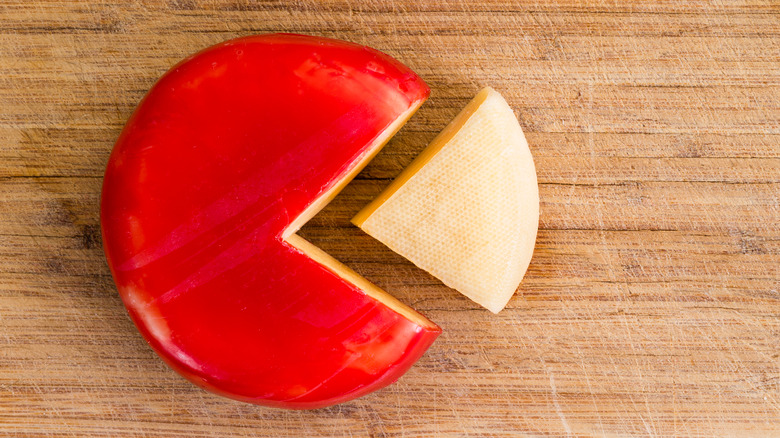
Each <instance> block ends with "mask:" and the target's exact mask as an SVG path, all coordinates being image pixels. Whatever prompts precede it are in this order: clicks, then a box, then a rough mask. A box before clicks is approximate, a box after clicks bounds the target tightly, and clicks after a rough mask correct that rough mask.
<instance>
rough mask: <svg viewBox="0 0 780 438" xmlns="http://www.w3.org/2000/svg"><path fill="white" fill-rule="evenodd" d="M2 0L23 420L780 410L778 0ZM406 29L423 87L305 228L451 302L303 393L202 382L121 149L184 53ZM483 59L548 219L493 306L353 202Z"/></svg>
mask: <svg viewBox="0 0 780 438" xmlns="http://www.w3.org/2000/svg"><path fill="white" fill-rule="evenodd" d="M609 3H611V5H608V4H605V3H604V2H596V1H594V2H586V1H575V0H562V1H555V0H529V1H518V2H509V1H494V2H491V1H483V2H472V1H465V0H464V1H461V2H443V1H442V2H434V1H429V2H420V4H417V2H411V1H400V0H399V1H394V2H393V1H380V2H373V1H357V0H351V1H350V0H345V1H343V2H326V3H318V2H313V1H296V2H291V3H287V2H282V1H269V2H250V1H238V0H235V1H229V2H217V1H203V2H201V1H186V0H180V1H173V0H172V1H167V2H162V1H143V2H140V1H139V2H126V1H120V0H116V1H114V2H105V1H94V0H93V1H82V2H78V1H51V2H42V1H29V0H25V1H22V0H3V1H2V3H0V436H25V437H37V436H41V437H43V436H45V437H50V436H68V437H70V436H90V437H99V436H138V437H141V436H144V437H152V436H154V437H157V436H166V437H201V436H208V437H225V436H264V435H268V436H282V437H304V436H306V437H309V436H373V437H396V436H408V437H417V436H521V435H530V436H544V435H549V436H566V435H578V436H607V435H609V436H625V435H646V436H780V225H778V223H779V222H780V205H779V203H778V198H779V197H780V4H779V3H777V2H776V1H772V0H767V1H761V0H744V1H714V2H712V3H710V2H701V1H682V0H675V1H662V2H657V3H650V2H614V3H613V2H609ZM277 31H286V32H301V33H309V34H316V35H324V36H330V37H337V38H342V39H347V40H351V41H355V42H358V43H363V44H368V45H371V46H373V47H376V48H378V49H380V50H383V51H386V52H388V53H390V54H391V55H393V56H395V57H397V58H398V59H400V60H402V61H403V62H405V63H407V64H408V65H410V66H411V67H412V68H413V69H415V70H416V71H417V72H418V73H419V74H420V75H421V76H422V77H423V78H424V79H425V80H426V81H427V82H428V84H429V85H430V86H431V89H432V96H431V99H430V100H429V102H428V103H426V104H425V106H424V107H423V108H422V109H421V110H420V111H419V113H418V114H417V115H416V116H415V117H414V118H413V119H412V120H411V121H410V122H409V124H408V125H407V126H406V127H405V128H404V129H403V130H402V131H401V132H400V134H399V135H398V136H397V137H396V138H395V139H394V140H393V141H392V142H391V143H390V144H389V145H388V146H387V148H386V149H385V151H383V152H382V153H381V154H380V155H379V156H378V157H377V158H376V160H375V161H374V162H372V163H371V164H370V165H369V166H368V168H367V169H366V170H365V171H364V172H363V173H362V174H361V175H360V176H359V177H358V178H357V179H356V180H355V181H354V182H353V183H352V184H350V185H349V186H348V187H347V188H346V189H345V190H344V192H343V193H342V194H341V195H340V196H339V197H338V198H337V199H336V200H335V201H334V202H333V203H332V205H330V206H329V207H328V208H327V209H326V210H324V211H323V212H322V213H320V214H319V215H318V216H317V217H316V218H314V219H313V220H312V221H311V222H310V223H309V224H308V225H307V226H306V227H305V228H304V231H303V232H302V234H303V235H304V236H305V237H307V238H309V239H311V241H312V242H314V243H315V244H317V245H319V246H321V247H322V248H323V249H324V250H326V251H328V252H329V253H331V254H332V255H334V256H336V257H337V258H338V259H340V260H341V261H343V262H345V263H346V264H347V265H349V266H351V267H352V268H354V269H355V270H357V271H358V272H360V273H361V274H363V275H365V276H366V277H367V278H368V279H370V280H372V281H374V282H375V283H377V284H378V285H379V286H381V287H383V288H385V289H386V290H387V291H389V292H390V293H392V294H394V295H395V296H396V297H398V298H399V299H401V300H402V301H404V302H406V303H409V304H411V305H413V306H414V307H416V308H417V309H420V310H421V311H423V312H424V313H426V314H427V315H428V316H430V318H432V319H433V320H434V321H436V322H437V323H439V324H440V325H441V326H442V328H443V329H444V334H443V335H442V336H441V337H440V338H439V340H438V341H437V342H436V344H435V345H434V346H433V347H432V348H431V349H430V350H429V352H428V353H427V354H426V356H425V357H424V358H423V359H422V360H421V361H420V362H419V363H418V364H417V365H416V366H415V367H414V368H413V369H412V370H411V371H410V372H409V373H408V374H407V375H406V376H404V377H403V378H402V379H401V380H400V381H399V382H398V383H397V384H395V385H393V386H391V387H389V388H387V389H385V390H382V391H380V392H377V393H374V394H372V395H370V396H367V397H364V398H362V399H359V400H357V401H354V402H351V403H347V404H344V405H341V406H337V407H333V408H329V409H323V410H318V411H311V412H290V411H281V410H274V409H268V408H262V407H257V406H252V405H248V404H243V403H239V402H234V401H230V400H226V399H222V398H219V397H217V396H214V395H211V394H208V393H205V392H203V391H201V390H199V389H196V388H195V387H193V386H192V385H190V384H189V383H187V382H186V381H184V380H183V379H182V378H180V377H178V376H177V375H176V374H175V373H174V372H172V371H171V370H169V369H168V368H167V367H166V366H165V365H164V364H163V363H162V362H161V361H160V360H159V359H158V358H157V357H156V356H155V354H154V353H153V352H152V351H151V350H150V348H149V347H148V346H147V345H146V343H145V342H144V340H143V339H142V338H141V336H140V335H139V334H138V333H137V332H136V330H135V328H134V327H133V325H132V323H131V322H130V320H129V318H128V317H127V315H126V313H125V310H124V308H123V307H122V304H121V302H120V300H119V298H118V296H117V293H116V290H115V288H114V285H113V284H112V281H111V277H110V275H109V272H108V268H107V266H106V263H105V260H104V258H103V252H102V249H101V240H100V234H99V222H98V198H99V193H100V186H101V178H102V173H103V168H104V166H105V164H106V160H107V158H108V154H109V151H110V150H111V147H112V145H113V142H114V141H115V139H116V137H117V135H118V133H119V131H120V129H121V127H122V126H123V124H124V122H125V121H126V120H127V118H128V116H129V115H130V113H131V111H132V109H133V107H134V106H135V105H136V103H137V102H138V101H139V99H140V98H141V97H142V96H143V94H144V92H145V91H146V90H148V89H149V87H150V86H151V85H152V84H153V83H154V81H155V79H156V78H157V77H159V76H160V74H162V73H163V72H164V71H165V70H166V69H168V68H169V67H170V66H171V65H172V64H174V63H175V62H176V61H178V60H179V59H181V58H183V57H184V56H186V55H188V54H190V53H192V52H194V51H197V50H199V49H201V48H204V47H206V46H208V45H211V44H213V43H217V42H219V41H223V40H225V39H228V38H232V37H236V36H241V35H248V34H253V33H263V32H277ZM484 85H491V86H493V87H495V88H496V89H498V90H499V91H500V92H502V93H503V94H504V96H505V97H506V98H507V100H508V101H509V103H510V105H512V107H513V108H514V109H515V110H516V113H517V116H518V118H519V120H520V121H521V124H522V125H523V127H524V128H525V131H526V133H527V137H528V141H529V143H530V145H531V149H532V151H533V153H534V155H535V158H536V164H537V169H538V175H539V183H540V195H541V224H540V225H541V229H540V232H539V238H538V242H537V247H536V252H535V254H534V258H533V261H532V263H531V266H530V268H529V271H528V274H527V276H526V279H525V281H524V282H523V284H522V286H521V288H520V291H519V293H518V294H517V295H516V296H515V298H514V299H513V300H512V301H511V302H510V304H509V307H508V308H507V309H506V310H505V311H503V312H501V313H500V314H499V315H498V316H494V315H492V314H490V313H489V312H487V311H485V310H483V309H481V308H479V307H478V306H476V305H475V304H473V303H471V302H470V301H468V300H467V299H465V298H462V297H461V296H460V295H459V294H457V293H456V292H454V291H452V290H449V289H447V288H446V287H443V286H442V285H441V284H439V283H438V282H437V281H436V280H435V279H433V278H432V277H430V276H428V275H427V274H425V273H424V272H421V271H420V270H418V269H416V268H415V267H414V266H413V265H411V264H410V263H408V262H406V261H404V260H403V259H402V258H401V257H399V256H397V255H395V254H393V253H392V252H391V251H389V250H388V249H386V248H385V247H383V246H382V245H381V244H379V243H378V242H376V241H374V240H372V239H371V238H370V237H368V236H366V235H364V234H363V233H362V232H360V231H359V230H358V229H356V228H354V227H353V226H351V225H350V224H349V218H350V217H351V216H352V215H353V214H354V213H355V212H357V211H358V210H359V209H360V208H361V207H362V206H363V205H365V204H366V203H367V202H368V201H369V200H370V199H372V197H374V196H375V195H376V194H378V193H379V191H380V190H381V189H382V188H383V187H384V186H385V185H386V184H387V183H388V182H389V180H390V179H391V178H392V177H394V176H395V175H397V174H398V173H399V172H400V171H401V169H402V168H403V167H404V166H406V165H407V164H408V163H409V162H410V161H411V160H412V158H413V157H414V156H415V155H416V154H417V153H419V152H420V151H421V150H422V149H423V147H424V146H425V145H426V143H427V142H428V141H430V140H431V139H432V138H433V137H434V136H435V134H436V133H437V132H438V131H439V130H440V129H442V128H443V127H444V126H445V125H446V124H447V122H448V121H449V120H450V119H451V118H452V117H453V116H454V115H455V114H456V113H457V112H458V111H459V110H460V109H461V108H462V107H463V105H465V103H466V102H468V100H469V99H470V98H471V97H472V96H473V95H474V94H475V92H476V91H477V90H478V89H479V88H480V87H482V86H484Z"/></svg>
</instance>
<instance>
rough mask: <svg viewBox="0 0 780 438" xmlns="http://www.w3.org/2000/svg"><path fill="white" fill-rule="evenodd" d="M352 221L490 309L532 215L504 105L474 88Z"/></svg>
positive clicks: (522, 260)
mask: <svg viewBox="0 0 780 438" xmlns="http://www.w3.org/2000/svg"><path fill="white" fill-rule="evenodd" d="M352 222H353V223H354V224H355V225H357V226H358V227H360V228H361V229H363V231H365V232H366V233H368V234H369V235H371V236H373V237H374V238H376V239H377V240H379V241H380V242H382V243H384V244H385V245H386V246H388V247H389V248H390V249H392V250H394V251H395V252H397V253H399V254H400V255H402V256H404V257H406V258H407V259H409V260H410V261H411V262H413V263H414V264H415V265H417V266H418V267H420V268H422V269H424V270H426V271H427V272H429V273H431V274H432V275H434V276H435V277H437V278H439V279H440V280H441V281H442V282H443V283H444V284H446V285H447V286H450V287H452V288H454V289H456V290H458V291H459V292H461V293H462V294H464V295H466V296H467V297H469V298H470V299H472V300H473V301H475V302H476V303H478V304H480V305H482V306H484V307H486V308H487V309H488V310H490V311H492V312H494V313H497V312H499V311H500V310H501V309H503V308H504V307H505V306H506V304H507V303H508V302H509V299H510V298H511V297H512V295H513V294H514V292H515V291H516V290H517V287H518V286H519V284H520V281H521V280H522V278H523V276H524V275H525V272H526V270H527V268H528V265H529V264H530V261H531V257H532V255H533V249H534V245H535V242H536V233H537V229H538V222H539V192H538V186H537V180H536V169H535V167H534V163H533V157H532V155H531V151H530V149H529V148H528V143H527V141H526V139H525V136H524V135H523V131H522V128H521V127H520V124H519V123H518V121H517V118H516V117H515V115H514V112H513V111H512V109H511V107H509V105H508V104H507V103H506V101H505V100H504V98H503V97H502V96H501V95H500V94H499V93H498V92H496V91H495V90H494V89H492V88H490V87H487V88H484V89H483V90H481V91H480V92H479V93H478V94H477V95H476V97H475V98H474V99H473V100H472V101H471V102H469V104H468V105H466V107H465V108H464V109H463V110H462V111H461V112H460V114H458V115H457V116H456V117H455V119H454V120H453V121H452V122H451V123H450V124H449V125H448V126H447V127H446V128H445V129H444V130H443V131H442V132H441V133H440V134H439V135H438V136H437V137H436V138H435V139H434V140H433V141H432V142H431V144H430V145H429V146H428V147H427V148H426V149H425V150H424V151H423V152H422V153H421V154H420V155H419V156H418V157H417V158H416V159H415V160H414V161H413V162H412V163H411V164H410V165H409V166H408V167H407V168H406V169H404V170H403V172H401V174H400V175H399V176H398V177H397V178H396V179H395V180H394V181H393V182H392V183H391V184H390V185H389V186H388V187H387V188H386V189H385V190H384V191H383V192H382V193H381V194H380V195H379V196H378V197H377V198H376V199H374V200H373V201H372V202H370V203H369V204H368V205H367V206H366V207H365V208H363V210H361V211H360V212H359V213H358V214H357V215H355V217H354V218H353V219H352Z"/></svg>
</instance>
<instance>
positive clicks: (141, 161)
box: [101, 34, 440, 409]
mask: <svg viewBox="0 0 780 438" xmlns="http://www.w3.org/2000/svg"><path fill="white" fill-rule="evenodd" d="M428 93H429V89H428V87H427V86H426V85H425V83H424V82H423V81H422V80H421V79H420V78H419V77H418V76H417V75H416V74H414V72H412V71H411V70H409V69H408V68H407V67H405V66H404V65H402V64H401V63H399V62H398V61H396V60H394V59H392V58H390V57H389V56H387V55H385V54H383V53H381V52H378V51H376V50H373V49H370V48H367V47H362V46H359V45H355V44H351V43H346V42H343V41H337V40H332V39H326V38H317V37H309V36H301V35H288V34H274V35H260V36H253V37H247V38H240V39H236V40H232V41H227V42H225V43H222V44H218V45H216V46H213V47H211V48H209V49H206V50H204V51H202V52H200V53H198V54H196V55H194V56H192V57H190V58H187V59H186V60H184V61H182V62H181V63H180V64H178V65H177V66H175V67H174V68H172V69H171V70H170V71H169V72H168V73H166V74H165V75H164V76H163V77H162V78H161V79H160V80H159V81H158V82H157V83H156V84H155V85H154V87H153V88H152V89H151V90H150V91H149V93H148V94H147V95H146V97H145V98H144V100H143V101H142V102H141V104H140V105H139V106H138V108H137V109H136V111H135V113H134V114H133V115H132V117H131V118H130V120H129V121H128V123H127V125H126V126H125V128H124V130H123V131H122V134H121V136H120V137H119V140H118V141H117V143H116V146H115V147H114V150H113V152H112V153H111V157H110V159H109V163H108V167H107V169H106V174H105V180H104V183H103V195H102V205H101V224H102V231H103V241H104V246H105V251H106V256H107V258H108V263H109V266H110V267H111V272H112V274H113V276H114V280H115V281H116V284H117V287H118V289H119V293H120V294H121V296H122V299H123V301H124V303H125V305H126V307H127V309H128V311H129V313H130V316H131V317H132V318H133V321H135V323H136V325H137V326H138V329H139V330H140V331H141V333H142V334H143V336H144V337H145V338H146V340H147V341H148V342H149V344H151V346H152V348H154V350H155V351H156V352H157V353H158V354H159V355H160V356H161V357H162V358H163V359H164V360H165V361H166V362H167V363H168V364H169V365H170V366H171V367H173V368H174V369H175V370H176V371H178V372H179V373H181V374H182V375H183V376H185V377H186V378H188V379H189V380H191V381H192V382H194V383H195V384H197V385H199V386H201V387H203V388H205V389H208V390H210V391H214V392H216V393H219V394H222V395H225V396H228V397H232V398H235V399H239V400H244V401H249V402H253V403H258V404H263V405H267V406H276V407H285V408H294V409H308V408H317V407H322V406H328V405H332V404H336V403H340V402H344V401H347V400H350V399H353V398H355V397H359V396H361V395H364V394H366V393H368V392H371V391H373V390H376V389H379V388H382V387H384V386H386V385H388V384H390V383H392V382H394V381H395V380H396V379H398V378H399V377H400V376H401V375H402V374H403V373H404V372H406V370H408V369H409V367H410V366H411V365H412V364H413V363H414V362H415V361H416V360H417V359H418V358H419V357H420V356H421V355H422V354H423V353H424V352H425V350H426V349H427V348H428V347H429V346H430V345H431V343H432V342H433V341H434V339H435V338H436V337H437V336H438V334H439V333H440V329H439V328H438V327H436V326H435V325H433V324H432V325H431V326H427V327H426V326H421V325H419V324H417V323H414V322H412V321H410V320H408V319H407V318H405V317H404V316H402V315H400V314H398V313H396V312H395V311H393V310H391V309H390V308H388V307H387V306H385V305H384V304H382V303H380V302H378V301H377V300H375V299H373V298H371V297H369V296H367V295H366V294H365V293H364V292H363V291H361V290H360V289H358V288H357V287H356V286H354V285H352V284H350V283H347V282H346V281H345V280H343V279H341V278H340V277H339V276H337V275H336V274H334V273H333V272H331V271H330V270H328V269H326V268H324V267H323V266H321V265H320V264H318V263H317V262H315V261H313V260H312V259H310V258H309V257H307V256H306V255H304V254H303V253H302V252H301V251H299V250H298V249H296V248H294V247H292V246H290V245H289V244H287V243H286V242H285V241H284V240H283V239H282V237H281V235H282V232H283V231H284V230H285V228H286V227H287V226H288V225H289V224H290V222H291V221H292V220H293V219H295V218H296V217H297V216H298V215H299V214H300V213H301V212H302V211H303V210H304V209H305V208H306V207H307V206H308V205H309V204H311V203H312V201H313V200H314V199H316V198H317V197H318V196H319V195H321V194H322V193H324V192H325V191H326V190H327V189H328V188H330V187H331V186H333V185H334V184H335V182H336V181H337V180H338V179H339V178H340V177H341V176H342V175H344V174H346V173H347V171H348V170H350V169H351V168H352V166H353V165H354V164H355V162H356V160H357V159H358V158H360V157H361V156H362V154H364V153H365V152H366V149H367V148H368V146H369V145H370V144H371V143H372V141H373V140H375V139H376V138H377V137H378V136H379V134H380V133H382V132H383V131H384V130H385V129H386V128H387V127H388V126H389V125H390V124H391V123H392V122H393V121H394V120H395V119H396V118H398V117H399V115H401V114H402V113H404V112H405V111H407V110H408V109H409V108H410V107H412V106H414V105H415V104H418V103H419V102H421V101H422V100H424V99H425V98H426V97H427V96H428Z"/></svg>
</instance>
